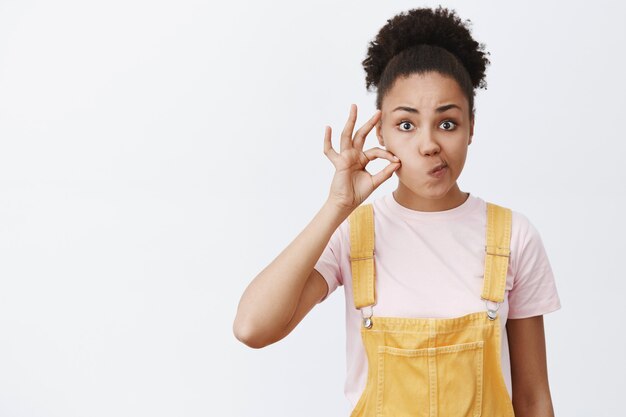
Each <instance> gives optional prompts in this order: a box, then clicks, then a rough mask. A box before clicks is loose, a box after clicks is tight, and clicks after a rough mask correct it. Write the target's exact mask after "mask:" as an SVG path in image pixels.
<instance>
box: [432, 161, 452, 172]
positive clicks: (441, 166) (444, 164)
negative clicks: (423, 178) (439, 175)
mask: <svg viewBox="0 0 626 417" xmlns="http://www.w3.org/2000/svg"><path fill="white" fill-rule="evenodd" d="M447 166H448V164H446V163H445V162H442V163H440V164H439V165H437V166H436V167H434V168H433V169H431V170H430V171H428V173H429V174H434V173H435V172H437V171H439V170H440V169H442V168H445V167H447Z"/></svg>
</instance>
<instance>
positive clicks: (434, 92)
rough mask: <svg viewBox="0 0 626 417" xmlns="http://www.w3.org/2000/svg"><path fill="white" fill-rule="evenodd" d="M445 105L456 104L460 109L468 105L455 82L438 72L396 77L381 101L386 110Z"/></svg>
mask: <svg viewBox="0 0 626 417" xmlns="http://www.w3.org/2000/svg"><path fill="white" fill-rule="evenodd" d="M447 103H456V104H458V105H459V106H461V107H466V106H467V105H468V103H467V98H466V97H465V94H463V91H462V90H461V87H460V86H459V84H458V83H457V82H456V80H455V79H454V78H451V77H448V76H444V75H442V74H440V73H438V72H427V73H424V74H411V75H409V76H408V77H398V78H397V79H396V80H395V82H394V84H393V85H392V87H391V88H390V89H389V91H387V94H385V97H384V99H383V107H388V108H394V107H395V106H396V105H407V104H410V105H413V106H416V107H417V108H418V109H422V108H423V109H424V110H426V109H428V108H435V107H438V106H440V105H442V104H447ZM391 106H393V107H391Z"/></svg>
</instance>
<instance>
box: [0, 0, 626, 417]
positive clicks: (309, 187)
mask: <svg viewBox="0 0 626 417" xmlns="http://www.w3.org/2000/svg"><path fill="white" fill-rule="evenodd" d="M438 4H439V3H436V2H424V3H416V2H409V1H395V2H381V1H362V0H361V1H341V2H337V1H333V2H330V1H315V2H307V3H304V2H288V1H283V2H256V1H246V2H242V1H238V2H230V3H228V4H227V3H224V4H215V3H213V2H208V1H190V0H177V1H154V0H153V1H140V0H110V1H106V2H104V1H102V2H93V1H91V2H85V1H67V0H59V1H54V2H49V1H28V0H20V1H17V0H15V1H0V416H2V417H18V416H62V417H70V416H112V415H115V416H148V415H150V416H155V417H156V416H215V415H221V416H245V417H254V416H285V417H287V416H295V415H297V416H302V417H304V416H320V415H328V416H341V415H347V413H348V412H349V407H348V403H347V401H346V399H345V398H344V396H343V383H344V377H345V339H344V337H345V333H344V328H343V326H344V294H343V289H342V288H339V289H338V291H336V292H335V293H334V294H332V295H331V296H330V297H329V299H327V300H326V301H325V302H324V303H322V304H320V305H318V306H317V307H316V308H315V309H314V310H312V311H311V313H310V314H309V315H308V316H307V317H305V319H304V320H303V321H302V322H301V324H300V325H299V326H298V327H297V328H296V329H295V330H294V331H293V332H292V333H291V334H290V335H289V336H288V337H287V338H285V339H283V340H281V341H280V342H278V343H276V344H274V345H270V346H268V347H266V348H264V349H259V350H257V349H251V348H248V347H246V346H245V345H243V344H242V343H240V342H239V341H237V340H236V339H235V337H234V335H233V333H232V323H233V320H234V317H235V313H236V309H237V304H238V302H239V298H240V296H241V294H242V293H243V291H244V289H245V288H246V286H247V285H248V283H249V282H250V281H251V280H252V279H253V278H254V277H255V276H256V274H257V273H259V272H260V271H261V270H262V269H263V268H264V267H265V266H266V265H267V264H268V263H269V262H271V261H272V260H273V259H274V258H275V257H276V256H277V255H278V254H279V253H280V252H281V251H282V250H283V249H284V248H285V247H286V246H287V245H288V244H289V243H290V242H291V241H292V239H293V238H295V236H296V235H297V234H298V233H299V232H300V231H301V230H302V229H303V228H304V227H305V226H306V224H308V222H309V221H310V220H311V219H312V218H313V216H314V215H315V213H316V212H317V211H318V210H319V208H320V207H321V206H322V204H323V202H324V200H325V199H326V197H327V194H328V189H329V186H330V182H331V179H332V176H333V173H334V168H333V166H332V164H331V163H330V161H329V160H328V159H326V157H325V155H324V154H323V133H324V126H325V125H326V124H328V125H330V126H332V127H333V132H334V135H333V144H334V146H335V149H336V150H338V149H339V142H338V136H337V135H338V134H339V132H340V131H341V129H342V128H343V125H344V123H345V120H346V119H347V117H348V112H349V106H350V104H351V103H356V104H357V105H358V108H359V119H358V121H357V125H358V126H360V125H361V124H362V123H364V121H365V120H367V119H368V118H369V117H370V116H371V115H372V113H373V111H374V100H375V94H374V93H373V92H370V93H368V92H366V90H365V74H364V71H363V69H362V67H361V61H362V60H363V59H364V58H365V52H366V47H367V43H368V42H369V41H370V40H371V39H372V38H373V37H374V36H375V34H376V32H377V31H378V29H379V28H380V27H381V26H383V25H384V24H385V22H386V20H387V19H389V18H391V17H392V16H393V15H394V14H396V13H397V12H399V11H402V10H407V9H410V8H412V7H418V6H436V5H438ZM444 5H445V6H447V7H451V8H454V9H456V10H457V12H458V14H459V15H460V16H461V17H462V18H463V19H470V20H471V21H472V33H473V35H474V36H475V38H476V39H477V40H478V41H479V42H484V43H485V44H486V47H487V48H486V49H487V51H489V52H490V53H491V55H490V60H491V65H490V66H489V67H488V69H487V82H488V89H487V90H478V93H477V97H476V127H475V134H474V139H473V143H472V145H471V146H470V148H469V153H468V159H467V161H466V165H465V168H464V171H463V173H462V175H461V177H460V179H459V186H460V188H461V189H462V190H463V191H470V192H472V193H473V194H475V195H477V196H480V197H481V198H483V199H485V200H487V201H493V202H496V203H498V204H502V205H504V206H508V207H512V208H514V209H515V210H517V211H520V212H521V213H524V214H525V215H527V216H528V218H529V219H530V220H531V221H532V222H533V224H534V225H535V226H536V227H537V229H538V230H539V231H540V233H541V236H542V239H543V241H544V244H545V246H546V249H547V251H548V254H549V256H550V260H551V264H552V267H553V270H554V273H555V276H556V280H557V287H558V290H559V295H560V298H561V302H562V309H561V310H559V311H557V312H554V313H553V314H549V315H546V317H545V326H546V343H547V350H548V366H549V379H550V387H551V391H552V398H553V401H554V407H555V411H556V414H557V415H560V416H572V417H573V416H591V415H592V416H594V417H602V416H607V417H608V416H610V417H614V416H617V415H621V414H622V413H623V390H624V385H623V378H624V373H625V371H626V360H625V359H624V358H625V356H624V354H623V347H624V336H623V329H624V320H626V308H625V307H624V306H625V304H626V303H624V301H623V300H624V291H625V290H626V284H625V281H626V276H625V275H626V274H625V273H624V268H623V260H624V249H625V246H626V245H624V233H625V232H626V230H625V229H626V227H625V226H626V222H625V221H624V209H625V207H624V203H625V201H626V187H625V180H626V175H625V174H624V171H623V170H624V156H625V151H626V145H625V142H626V135H625V134H624V132H625V128H624V112H625V104H624V103H625V101H624V100H625V95H626V82H625V81H624V74H626V61H625V58H624V43H625V41H626V25H625V24H624V19H623V16H624V14H625V13H626V6H624V5H622V4H621V3H619V2H609V1H595V2H592V3H589V2H582V1H560V2H555V1H547V2H546V1H541V2H539V1H525V2H519V1H517V2H511V1H507V2H504V1H481V2H473V1H472V2H470V1H465V2H459V1H453V2H447V3H446V4H444ZM373 146H378V142H377V141H376V139H375V135H373V134H371V135H370V136H369V137H368V140H367V142H366V147H368V148H369V147H373ZM386 163H387V162H386V161H381V160H378V161H374V162H372V163H371V164H370V165H369V166H368V170H369V171H370V172H378V170H380V169H381V168H382V167H383V166H385V165H386ZM396 184H397V178H396V177H395V176H394V177H392V178H391V179H390V180H389V181H387V182H386V183H384V184H383V185H382V186H381V187H380V188H379V189H377V190H376V191H375V192H374V194H372V196H371V197H372V198H375V197H377V196H380V195H382V194H384V193H388V192H391V191H392V190H393V189H395V187H396ZM259 314H263V311H259Z"/></svg>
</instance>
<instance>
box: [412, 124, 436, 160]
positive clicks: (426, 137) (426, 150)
mask: <svg viewBox="0 0 626 417" xmlns="http://www.w3.org/2000/svg"><path fill="white" fill-rule="evenodd" d="M417 136H418V138H417V141H418V147H419V151H420V153H421V154H422V155H437V154H438V153H439V151H440V150H441V148H440V146H439V143H438V142H437V139H436V138H435V135H434V132H433V131H432V130H431V129H428V128H425V129H422V130H421V132H419V133H418V134H417Z"/></svg>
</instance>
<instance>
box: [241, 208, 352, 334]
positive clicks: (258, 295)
mask: <svg viewBox="0 0 626 417" xmlns="http://www.w3.org/2000/svg"><path fill="white" fill-rule="evenodd" d="M348 215H349V213H347V212H345V211H342V210H341V209H339V208H337V207H335V206H334V205H332V204H329V203H328V202H326V203H325V204H324V205H323V206H322V208H321V209H320V211H319V212H318V213H317V214H316V215H315V217H314V218H313V220H311V222H310V223H309V224H308V225H307V226H306V227H305V228H304V230H302V232H300V234H298V236H297V237H296V238H295V239H294V240H293V241H292V242H291V243H290V244H289V245H288V246H287V247H286V248H285V249H284V250H283V251H282V252H281V253H280V254H279V255H278V256H277V257H276V258H275V259H274V260H273V261H272V262H271V263H270V264H269V265H268V266H267V267H266V268H265V269H263V270H262V271H261V272H260V273H259V274H258V275H257V276H256V277H255V278H254V279H253V280H252V282H251V283H250V284H249V285H248V287H247V288H246V290H245V291H244V293H243V295H242V297H241V300H240V302H239V306H238V308H237V315H236V318H235V323H234V328H235V333H236V334H238V335H240V337H241V339H247V340H254V341H255V342H254V344H257V345H266V344H269V343H273V342H274V341H275V340H278V339H279V338H280V336H281V335H282V334H283V330H284V328H285V327H286V325H287V324H288V323H289V321H290V320H291V318H292V316H293V314H294V312H295V310H296V307H297V306H298V301H299V299H300V296H301V294H302V290H303V288H304V285H305V283H306V280H307V278H308V276H309V274H310V273H311V272H312V271H313V267H314V266H315V263H316V262H317V260H318V259H319V258H320V256H321V255H322V252H323V251H324V248H325V247H326V245H327V244H328V242H329V240H330V238H331V236H332V234H333V233H334V231H335V230H336V229H337V227H339V225H340V224H341V223H342V222H343V221H344V220H345V219H346V218H347V216H348Z"/></svg>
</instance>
